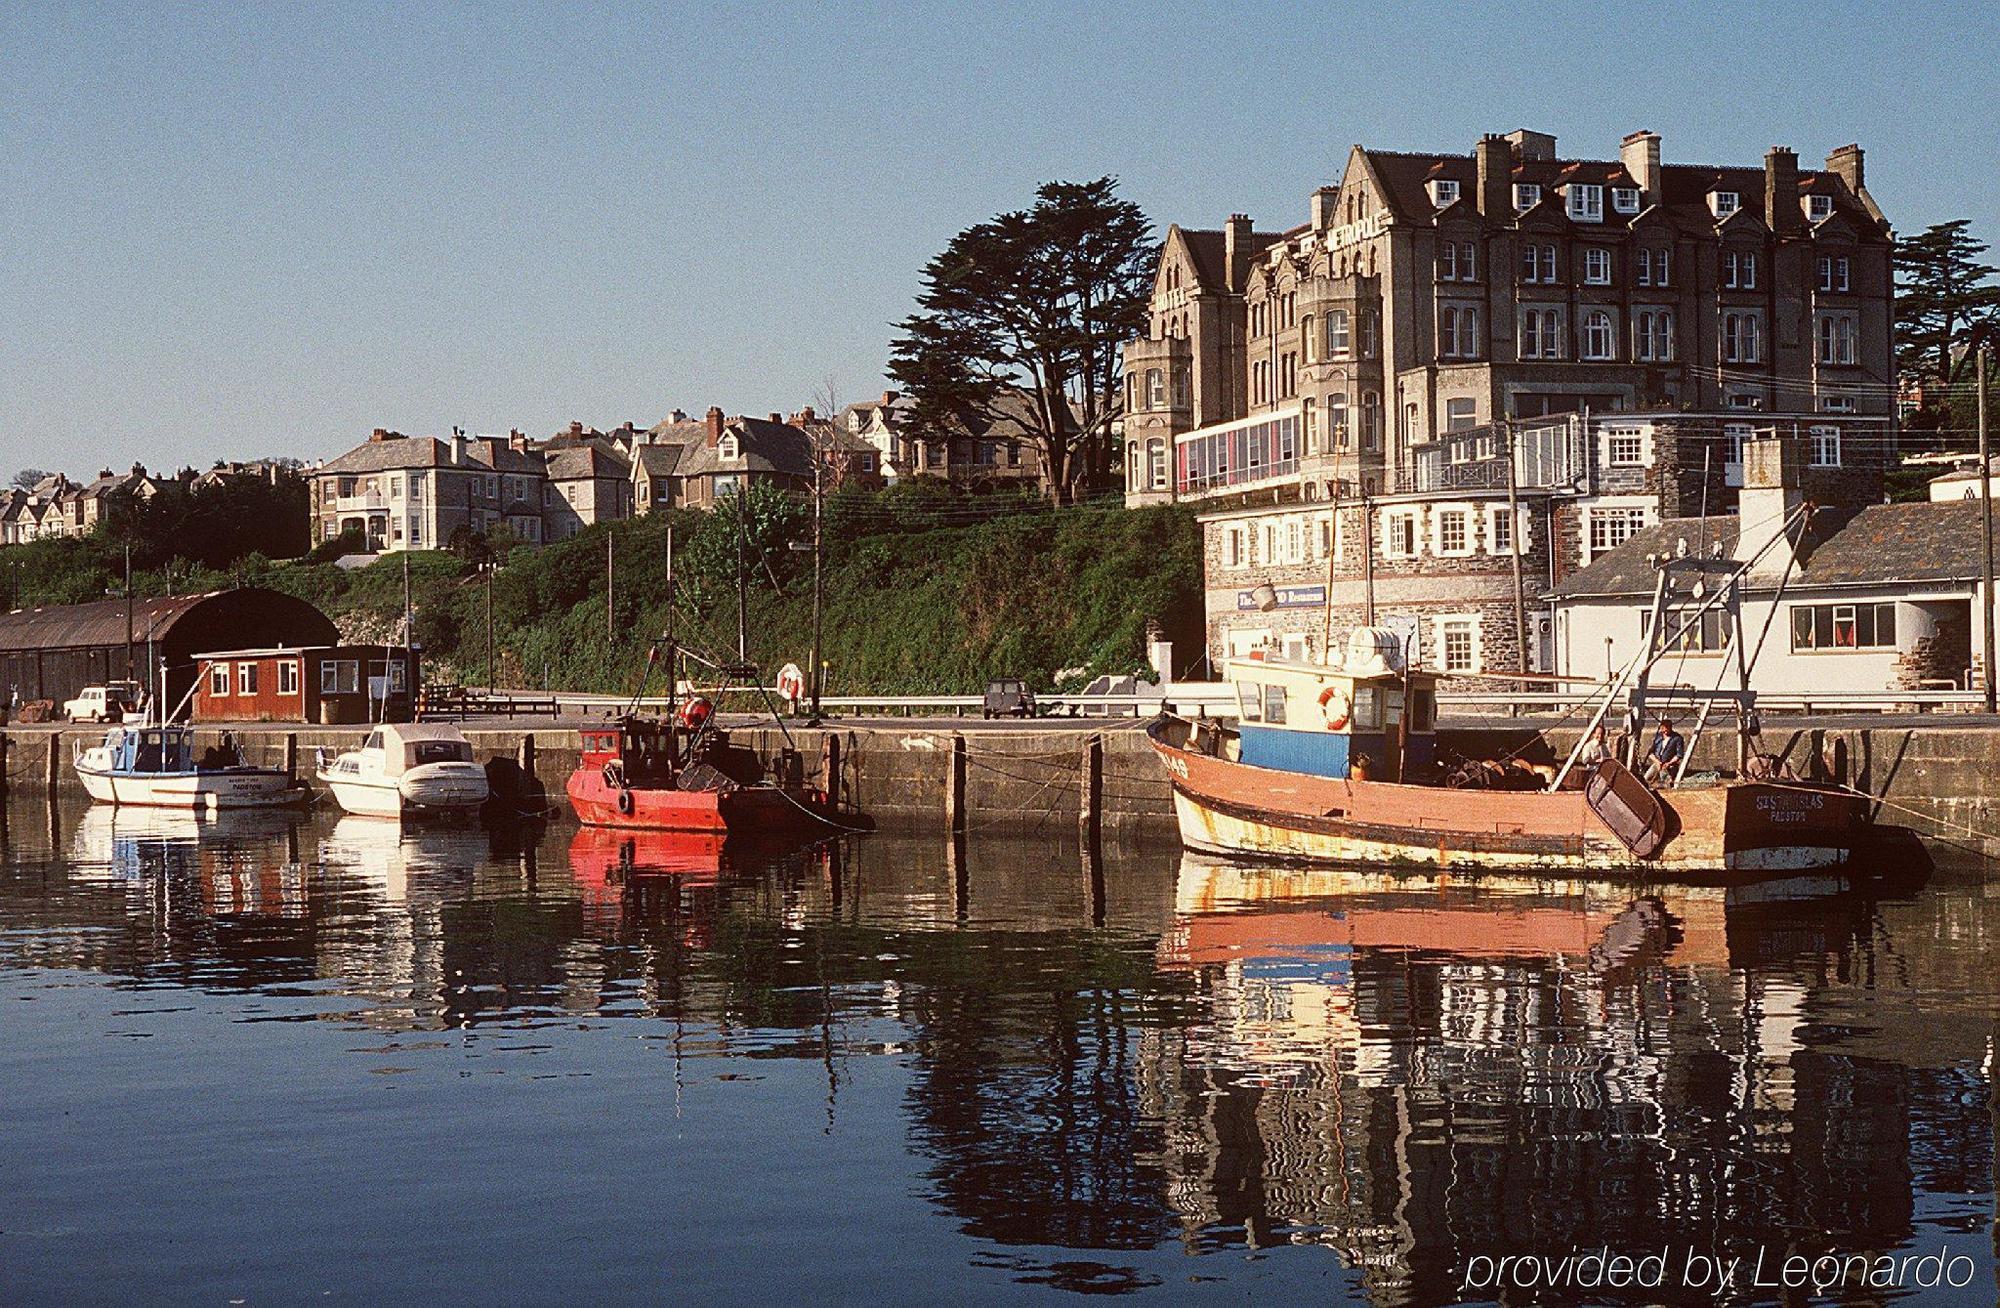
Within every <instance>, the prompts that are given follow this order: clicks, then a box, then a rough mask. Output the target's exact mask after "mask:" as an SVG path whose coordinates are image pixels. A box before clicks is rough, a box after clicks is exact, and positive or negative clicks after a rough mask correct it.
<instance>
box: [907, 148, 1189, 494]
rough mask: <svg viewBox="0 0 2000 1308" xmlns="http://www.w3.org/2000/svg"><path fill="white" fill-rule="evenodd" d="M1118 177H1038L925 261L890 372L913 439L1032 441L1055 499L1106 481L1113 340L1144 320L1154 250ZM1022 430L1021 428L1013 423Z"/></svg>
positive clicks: (1116, 392) (1112, 456)
mask: <svg viewBox="0 0 2000 1308" xmlns="http://www.w3.org/2000/svg"><path fill="white" fill-rule="evenodd" d="M1117 189H1118V183H1117V180H1116V179H1115V178H1111V177H1100V178H1098V179H1097V180H1096V181H1094V182H1048V183H1045V184H1043V185H1042V186H1041V187H1040V188H1039V189H1038V190H1037V191H1036V192H1035V203H1034V204H1033V206H1031V207H1030V208H1028V209H1024V210H1017V211H1015V212H1012V213H1003V214H1001V215H999V216H998V217H996V218H994V219H993V220H992V221H991V222H984V223H979V224H976V225H975V226H972V227H968V228H966V229H965V230H964V231H962V232H960V233H959V234H958V235H957V236H954V237H953V238H952V239H951V241H950V243H949V244H948V245H946V247H945V249H944V251H943V252H942V253H940V254H938V255H937V256H936V257H934V258H933V259H931V261H930V262H929V263H928V264H926V265H925V266H924V271H923V284H924V289H923V291H922V293H921V294H920V295H919V296H918V297H917V304H918V306H919V307H918V311H917V312H916V313H914V314H912V315H911V316H910V317H908V318H906V319H904V320H903V322H902V323H901V324H900V330H901V333H902V334H901V335H900V336H898V337H897V339H896V341H895V342H894V344H893V346H892V347H891V362H890V365H889V373H890V375H891V376H892V377H894V378H895V379H896V380H897V381H898V382H900V383H902V385H903V388H904V390H905V391H906V393H907V394H908V395H909V396H910V397H911V399H912V401H913V402H914V408H915V411H916V412H915V430H914V432H913V435H914V436H915V437H916V439H918V440H922V441H925V442H928V443H932V444H936V443H940V442H948V441H951V440H953V439H961V438H972V437H976V438H980V439H989V440H991V439H998V440H1002V441H1005V440H1009V439H1020V440H1026V441H1029V442H1032V443H1033V444H1034V445H1035V446H1036V447H1037V448H1038V450H1039V451H1040V453H1041V456H1042V467H1043V472H1044V475H1045V476H1046V478H1047V480H1048V484H1049V488H1050V491H1051V493H1052V494H1053V495H1054V496H1055V498H1056V500H1057V502H1058V503H1065V504H1066V503H1069V502H1070V501H1071V500H1072V499H1073V498H1075V496H1076V494H1077V493H1078V492H1079V491H1081V490H1087V489H1089V488H1091V487H1093V486H1095V485H1099V484H1102V483H1104V482H1107V481H1108V480H1109V479H1110V476H1111V472H1112V468H1113V465H1114V464H1115V462H1116V451H1115V450H1113V448H1112V442H1111V424H1112V422H1113V421H1114V420H1115V419H1116V418H1117V416H1118V413H1119V405H1120V394H1121V391H1120V387H1119V384H1118V368H1119V347H1120V346H1121V345H1122V344H1123V343H1124V342H1125V341H1126V340H1127V339H1129V338H1130V337H1133V336H1136V335H1138V334H1139V332H1140V331H1141V330H1142V329H1143V327H1144V325H1145V317H1146V299H1147V294H1148V292H1149V290H1150V288H1151V283H1152V272H1153V266H1154V261H1155V258H1156V250H1155V246H1154V243H1153V239H1152V231H1151V228H1150V226H1149V225H1148V224H1147V222H1146V217H1145V214H1144V213H1143V212H1141V211H1140V209H1139V206H1137V205H1136V204H1133V203H1132V202H1130V201H1128V200H1122V199H1120V198H1118V195H1117ZM1013 432H1018V436H1014V435H1010V433H1013Z"/></svg>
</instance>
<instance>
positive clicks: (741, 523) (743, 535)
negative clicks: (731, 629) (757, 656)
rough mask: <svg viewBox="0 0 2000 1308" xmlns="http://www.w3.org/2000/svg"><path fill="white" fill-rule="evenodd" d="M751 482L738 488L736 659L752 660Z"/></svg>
mask: <svg viewBox="0 0 2000 1308" xmlns="http://www.w3.org/2000/svg"><path fill="white" fill-rule="evenodd" d="M749 499H750V482H749V479H748V475H747V474H746V476H745V479H744V481H743V483H742V485H740V486H738V487H737V488H736V661H737V662H738V663H748V662H749V661H750V568H749V563H748V562H747V561H746V560H747V551H748V549H749V547H750V521H749V514H750V505H749Z"/></svg>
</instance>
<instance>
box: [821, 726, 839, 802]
mask: <svg viewBox="0 0 2000 1308" xmlns="http://www.w3.org/2000/svg"><path fill="white" fill-rule="evenodd" d="M820 750H821V752H820V778H821V781H822V782H823V784H824V785H825V787H826V806H827V807H828V808H830V809H832V810H833V811H834V812H835V813H839V812H841V811H842V809H841V803H840V733H839V732H838V731H829V732H827V733H826V737H825V739H824V740H822V741H821V742H820Z"/></svg>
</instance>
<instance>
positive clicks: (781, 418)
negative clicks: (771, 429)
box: [764, 410, 785, 426]
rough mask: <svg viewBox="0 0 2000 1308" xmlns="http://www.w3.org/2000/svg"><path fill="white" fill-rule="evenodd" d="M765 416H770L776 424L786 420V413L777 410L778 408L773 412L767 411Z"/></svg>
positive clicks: (773, 423)
mask: <svg viewBox="0 0 2000 1308" xmlns="http://www.w3.org/2000/svg"><path fill="white" fill-rule="evenodd" d="M764 416H765V417H766V418H769V419H770V420H771V423H772V425H774V426H776V425H778V424H780V423H782V422H784V420H785V415H784V414H782V413H779V412H777V411H776V410H773V411H772V412H770V413H767V414H765V415H764Z"/></svg>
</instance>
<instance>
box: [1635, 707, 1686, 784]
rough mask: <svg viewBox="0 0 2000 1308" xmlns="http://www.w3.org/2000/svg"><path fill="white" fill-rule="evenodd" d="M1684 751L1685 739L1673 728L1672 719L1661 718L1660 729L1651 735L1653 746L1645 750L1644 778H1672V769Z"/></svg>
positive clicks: (1678, 763)
mask: <svg viewBox="0 0 2000 1308" xmlns="http://www.w3.org/2000/svg"><path fill="white" fill-rule="evenodd" d="M1686 753H1687V740H1686V738H1685V737H1683V736H1682V735H1681V733H1680V732H1678V731H1675V730H1674V724H1673V719H1671V718H1661V719H1660V730H1659V732H1658V733H1657V734H1656V735H1654V737H1653V747H1652V748H1651V749H1649V750H1647V751H1646V770H1645V778H1646V780H1648V781H1671V780H1673V776H1674V771H1675V769H1676V768H1678V767H1679V766H1680V761H1681V757H1682V756H1683V755H1685V754H1686Z"/></svg>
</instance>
